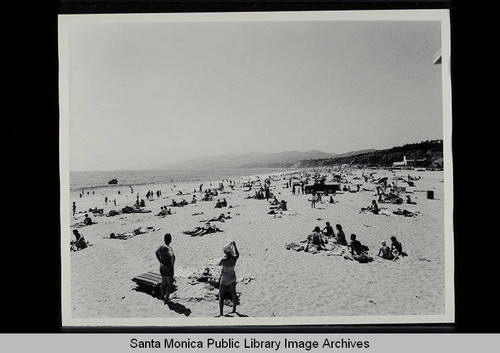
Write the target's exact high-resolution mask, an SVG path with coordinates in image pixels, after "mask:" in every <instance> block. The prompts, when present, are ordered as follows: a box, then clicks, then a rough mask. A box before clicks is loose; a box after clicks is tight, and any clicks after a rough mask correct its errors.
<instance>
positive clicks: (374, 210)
mask: <svg viewBox="0 0 500 353" xmlns="http://www.w3.org/2000/svg"><path fill="white" fill-rule="evenodd" d="M364 211H370V212H372V213H373V214H378V213H379V211H380V208H379V207H378V205H377V201H375V200H372V204H371V205H370V206H368V207H363V208H362V209H361V211H360V213H361V212H364Z"/></svg>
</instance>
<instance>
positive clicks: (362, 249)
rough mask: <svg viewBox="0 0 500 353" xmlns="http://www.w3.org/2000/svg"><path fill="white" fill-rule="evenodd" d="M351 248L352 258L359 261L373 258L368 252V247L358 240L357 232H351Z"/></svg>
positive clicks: (367, 260)
mask: <svg viewBox="0 0 500 353" xmlns="http://www.w3.org/2000/svg"><path fill="white" fill-rule="evenodd" d="M349 247H350V248H351V255H352V258H353V259H354V260H356V261H359V262H369V261H372V260H373V259H372V258H371V257H370V256H368V254H367V253H366V250H367V247H366V246H364V245H362V244H361V243H360V242H359V240H356V234H351V243H350V244H349Z"/></svg>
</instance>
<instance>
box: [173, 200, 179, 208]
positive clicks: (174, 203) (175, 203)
mask: <svg viewBox="0 0 500 353" xmlns="http://www.w3.org/2000/svg"><path fill="white" fill-rule="evenodd" d="M177 206H179V204H178V203H177V201H175V200H174V199H172V207H177Z"/></svg>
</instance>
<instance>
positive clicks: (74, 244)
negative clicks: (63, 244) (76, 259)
mask: <svg viewBox="0 0 500 353" xmlns="http://www.w3.org/2000/svg"><path fill="white" fill-rule="evenodd" d="M73 234H74V235H75V238H76V240H72V241H71V243H70V249H71V251H78V250H83V249H85V248H87V247H88V246H89V245H90V244H89V242H88V241H86V240H85V238H84V237H83V235H81V234H80V232H78V229H74V230H73Z"/></svg>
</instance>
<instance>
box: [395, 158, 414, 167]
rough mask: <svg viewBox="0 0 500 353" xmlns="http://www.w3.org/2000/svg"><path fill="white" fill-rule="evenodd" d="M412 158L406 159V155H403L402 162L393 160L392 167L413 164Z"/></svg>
mask: <svg viewBox="0 0 500 353" xmlns="http://www.w3.org/2000/svg"><path fill="white" fill-rule="evenodd" d="M413 163H414V160H413V159H406V156H404V157H403V161H402V162H394V163H392V166H393V167H408V166H413Z"/></svg>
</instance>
